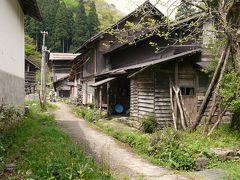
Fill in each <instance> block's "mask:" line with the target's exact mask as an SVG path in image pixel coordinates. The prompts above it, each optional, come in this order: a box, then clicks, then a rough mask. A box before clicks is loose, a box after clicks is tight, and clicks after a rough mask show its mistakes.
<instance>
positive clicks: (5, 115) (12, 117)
mask: <svg viewBox="0 0 240 180" xmlns="http://www.w3.org/2000/svg"><path fill="white" fill-rule="evenodd" d="M22 115H23V111H22V110H21V109H20V108H18V107H15V106H10V105H3V104H2V105H1V107H0V130H1V129H2V130H3V129H5V130H6V129H8V128H10V127H11V126H12V125H14V124H15V123H17V122H19V121H20V119H21V117H22Z"/></svg>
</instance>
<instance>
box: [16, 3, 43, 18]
mask: <svg viewBox="0 0 240 180" xmlns="http://www.w3.org/2000/svg"><path fill="white" fill-rule="evenodd" d="M18 2H19V4H20V6H21V7H22V10H23V12H24V14H25V15H29V16H31V17H32V18H34V19H35V20H37V21H42V16H41V13H40V11H39V8H38V5H37V2H36V0H18Z"/></svg>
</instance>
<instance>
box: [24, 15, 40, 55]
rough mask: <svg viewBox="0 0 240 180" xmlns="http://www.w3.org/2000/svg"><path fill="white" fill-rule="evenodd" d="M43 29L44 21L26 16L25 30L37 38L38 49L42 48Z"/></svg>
mask: <svg viewBox="0 0 240 180" xmlns="http://www.w3.org/2000/svg"><path fill="white" fill-rule="evenodd" d="M41 30H42V23H41V22H38V21H36V20H35V19H33V18H31V17H29V16H26V17H25V32H26V33H27V34H28V35H29V36H30V37H31V38H33V39H34V40H35V45H36V50H39V51H40V50H41Z"/></svg>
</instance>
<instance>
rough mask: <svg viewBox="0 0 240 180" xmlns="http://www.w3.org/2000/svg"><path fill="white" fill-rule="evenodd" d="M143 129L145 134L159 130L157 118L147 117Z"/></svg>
mask: <svg viewBox="0 0 240 180" xmlns="http://www.w3.org/2000/svg"><path fill="white" fill-rule="evenodd" d="M142 128H143V132H145V133H153V132H154V131H155V130H156V128H157V120H156V118H155V116H153V115H151V116H147V117H145V118H144V119H143V122H142Z"/></svg>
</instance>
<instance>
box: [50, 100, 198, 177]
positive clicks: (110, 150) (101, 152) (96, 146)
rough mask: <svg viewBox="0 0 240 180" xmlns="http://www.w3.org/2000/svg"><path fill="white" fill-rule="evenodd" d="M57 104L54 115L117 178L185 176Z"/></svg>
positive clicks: (66, 107) (66, 106)
mask: <svg viewBox="0 0 240 180" xmlns="http://www.w3.org/2000/svg"><path fill="white" fill-rule="evenodd" d="M56 105H57V106H58V107H59V108H58V109H57V110H56V111H55V113H54V114H55V117H56V120H57V122H58V124H59V125H60V126H61V127H62V129H63V130H64V131H65V132H66V133H67V134H69V135H70V136H71V137H72V138H73V139H74V140H75V141H76V143H77V144H78V145H79V147H80V148H81V149H82V150H84V151H85V152H86V153H88V154H90V155H91V156H92V157H93V159H95V160H96V161H97V162H98V163H99V164H100V165H103V166H106V167H109V168H110V170H111V171H112V172H113V173H114V174H115V175H116V176H117V179H125V178H126V177H128V178H130V179H150V180H155V179H156V180H158V179H160V180H186V179H188V178H187V177H184V176H182V175H178V174H174V173H173V172H171V171H170V170H167V169H165V168H161V167H158V166H154V165H152V164H150V163H149V162H147V161H146V160H144V159H142V158H141V157H139V156H138V155H136V154H134V153H133V152H131V150H130V149H129V148H128V147H126V146H125V145H124V144H122V143H120V142H118V141H116V140H115V139H114V138H112V137H110V136H108V135H106V134H104V133H102V132H100V131H98V130H96V129H95V128H93V127H91V125H90V124H88V123H87V122H85V121H84V120H82V119H79V118H77V117H75V115H74V114H73V113H72V112H71V108H70V107H69V106H68V105H66V104H63V103H56ZM190 179H194V178H190Z"/></svg>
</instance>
